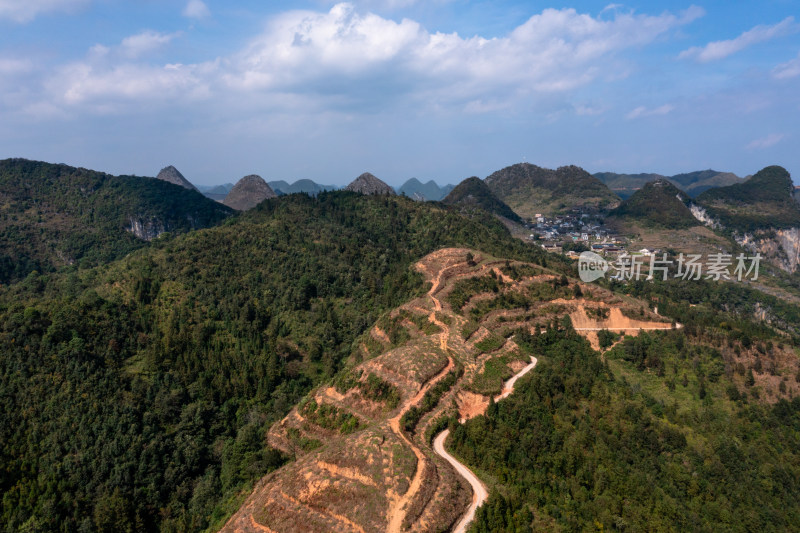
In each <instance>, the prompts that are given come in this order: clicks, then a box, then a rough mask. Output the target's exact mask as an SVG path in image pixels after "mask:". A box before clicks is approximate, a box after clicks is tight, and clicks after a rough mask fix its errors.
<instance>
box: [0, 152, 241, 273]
mask: <svg viewBox="0 0 800 533" xmlns="http://www.w3.org/2000/svg"><path fill="white" fill-rule="evenodd" d="M232 213H233V211H232V210H231V209H228V208H227V207H225V206H223V205H221V204H218V203H216V202H214V201H213V200H210V199H208V198H206V197H204V196H203V195H202V194H200V193H199V192H197V191H195V190H187V189H185V188H183V187H181V186H178V185H174V184H171V183H167V182H165V181H162V180H156V179H152V178H141V177H135V176H111V175H108V174H104V173H102V172H95V171H92V170H86V169H82V168H74V167H70V166H67V165H54V164H50V163H42V162H39V161H28V160H26V159H6V160H4V161H0V284H3V283H9V282H11V281H15V280H19V279H21V278H24V277H25V276H27V275H28V274H29V273H30V272H32V271H34V270H36V271H39V272H50V271H52V270H54V269H56V268H58V267H62V266H65V265H73V264H74V265H77V266H93V265H97V264H100V263H103V262H107V261H111V260H114V259H117V258H120V257H122V256H124V255H125V254H127V253H129V252H131V251H133V250H136V249H138V248H141V247H142V246H144V245H145V241H146V240H150V239H153V238H155V237H157V236H158V235H160V234H161V233H163V232H184V231H187V230H191V229H197V228H205V227H208V226H213V225H215V224H218V223H219V222H220V221H222V220H223V219H225V218H226V217H228V216H230V215H231V214H232Z"/></svg>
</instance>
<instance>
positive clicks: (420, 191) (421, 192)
mask: <svg viewBox="0 0 800 533" xmlns="http://www.w3.org/2000/svg"><path fill="white" fill-rule="evenodd" d="M454 188H455V185H445V186H443V187H439V185H438V184H437V183H436V182H435V181H433V180H429V181H428V182H427V183H422V182H421V181H419V180H418V179H417V178H411V179H410V180H408V181H406V182H405V183H404V184H403V185H401V186H400V187H399V188H398V189H397V194H405V195H406V196H408V197H409V198H412V199H414V200H421V201H425V200H427V201H436V200H441V199H442V198H444V197H445V196H447V195H448V194H449V193H450V191H452V190H453V189H454Z"/></svg>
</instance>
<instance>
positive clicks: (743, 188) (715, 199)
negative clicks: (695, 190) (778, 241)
mask: <svg viewBox="0 0 800 533" xmlns="http://www.w3.org/2000/svg"><path fill="white" fill-rule="evenodd" d="M793 192H794V185H793V183H792V177H791V176H790V175H789V172H787V171H786V169H785V168H783V167H779V166H775V165H773V166H769V167H765V168H763V169H761V170H760V171H758V172H757V173H756V174H755V175H754V176H752V177H751V178H749V179H747V180H746V181H744V182H742V183H737V184H734V185H729V186H727V187H717V188H715V189H709V190H707V191H705V192H704V193H702V194H700V195H699V196H698V197H697V201H698V202H699V203H700V204H701V205H703V207H705V208H706V210H707V211H708V213H709V215H711V216H712V217H713V218H714V219H715V220H717V221H719V222H720V223H722V225H723V226H724V227H726V228H729V229H731V230H735V231H739V232H749V231H754V230H767V231H774V230H777V229H783V228H793V227H798V226H800V205H798V204H797V202H795V201H794V199H793V197H792V193H793Z"/></svg>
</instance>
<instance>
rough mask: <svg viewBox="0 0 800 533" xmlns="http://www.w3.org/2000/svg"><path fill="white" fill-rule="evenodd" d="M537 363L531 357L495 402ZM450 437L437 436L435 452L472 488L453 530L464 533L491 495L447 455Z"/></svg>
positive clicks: (512, 388) (446, 433)
mask: <svg viewBox="0 0 800 533" xmlns="http://www.w3.org/2000/svg"><path fill="white" fill-rule="evenodd" d="M537 362H538V360H537V359H536V358H535V357H533V356H531V362H530V363H529V364H528V365H526V366H525V368H523V369H522V370H520V371H519V372H517V373H516V374H514V375H513V376H511V378H509V379H508V381H506V382H505V383H503V392H502V393H501V394H499V395H497V396H495V398H494V400H495V401H496V402H498V401H500V400H502V399H503V398H508V396H509V395H510V394H511V393H512V392H513V391H514V384H515V383H516V382H517V380H518V379H519V378H521V377H522V376H524V375H525V374H527V373H528V372H530V371H531V370H532V369H533V367H535V366H536V363H537ZM448 435H450V430H449V429H445V430H444V431H442V432H441V433H439V434H438V435H436V438H435V439H433V451H434V452H436V453H437V454H438V455H439V456H441V457H443V458H444V460H445V461H447V462H448V463H450V464H451V465H453V468H455V469H456V471H457V472H458V473H459V474H461V477H463V478H464V479H466V480H467V482H468V483H469V484H470V486H471V487H472V504H471V505H470V506H469V508H468V509H467V512H465V513H464V516H462V517H461V520H459V521H458V524H456V527H455V529H453V533H464V532H465V531H466V530H467V526H468V525H469V523H470V522H472V519H473V518H475V511H477V510H478V507H480V506H481V505H483V502H485V501H486V499H487V498H488V497H489V493H488V492H487V490H486V487H485V486H484V484H483V482H481V480H480V479H478V476H476V475H475V474H474V473H472V470H470V469H469V468H467V467H466V466H464V465H463V464H462V463H460V462H459V461H458V459H456V458H455V457H453V456H452V455H450V454H449V453H447V450H445V449H444V441H445V440H447V436H448Z"/></svg>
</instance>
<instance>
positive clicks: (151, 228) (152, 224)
mask: <svg viewBox="0 0 800 533" xmlns="http://www.w3.org/2000/svg"><path fill="white" fill-rule="evenodd" d="M125 229H126V230H127V231H129V232H131V233H133V234H134V235H135V236H136V238H138V239H141V240H143V241H152V240H153V239H156V238H158V237H159V236H160V235H161V234H162V233H166V232H167V231H169V229H168V228H167V227H166V226H165V224H164V222H163V221H161V220H157V219H150V220H144V219H143V218H142V217H138V216H137V217H131V219H130V220H129V224H128V226H127V227H126V228H125Z"/></svg>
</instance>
